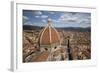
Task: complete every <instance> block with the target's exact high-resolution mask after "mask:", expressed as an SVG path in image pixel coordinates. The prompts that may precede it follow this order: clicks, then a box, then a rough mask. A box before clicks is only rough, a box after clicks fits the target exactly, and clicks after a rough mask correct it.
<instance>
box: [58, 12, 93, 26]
mask: <svg viewBox="0 0 100 73" xmlns="http://www.w3.org/2000/svg"><path fill="white" fill-rule="evenodd" d="M56 21H59V22H61V23H63V24H73V25H76V24H77V25H82V26H87V25H88V26H89V25H90V24H91V16H90V14H88V13H71V12H68V13H63V14H62V15H61V16H60V17H59V19H58V20H56Z"/></svg>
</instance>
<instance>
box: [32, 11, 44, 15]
mask: <svg viewBox="0 0 100 73" xmlns="http://www.w3.org/2000/svg"><path fill="white" fill-rule="evenodd" d="M33 14H34V15H42V12H41V11H33Z"/></svg>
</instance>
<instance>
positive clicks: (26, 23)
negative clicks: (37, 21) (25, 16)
mask: <svg viewBox="0 0 100 73" xmlns="http://www.w3.org/2000/svg"><path fill="white" fill-rule="evenodd" d="M24 25H33V24H32V23H31V22H29V21H27V22H24Z"/></svg>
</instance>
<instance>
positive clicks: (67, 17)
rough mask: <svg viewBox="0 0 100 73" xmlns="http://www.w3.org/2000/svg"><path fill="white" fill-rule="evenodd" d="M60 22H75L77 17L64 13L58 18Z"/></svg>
mask: <svg viewBox="0 0 100 73" xmlns="http://www.w3.org/2000/svg"><path fill="white" fill-rule="evenodd" d="M58 20H59V21H60V22H62V23H69V22H75V23H76V22H77V20H78V17H75V16H73V15H72V14H71V13H64V14H62V15H61V16H60V18H59V19H58Z"/></svg>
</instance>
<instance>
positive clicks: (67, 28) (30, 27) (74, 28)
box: [23, 25, 91, 32]
mask: <svg viewBox="0 0 100 73" xmlns="http://www.w3.org/2000/svg"><path fill="white" fill-rule="evenodd" d="M43 28H44V27H40V26H32V25H23V30H41V29H43ZM55 28H56V27H55ZM56 29H58V30H65V31H82V32H85V31H88V32H90V31H91V27H86V28H82V27H61V28H58V27H57V28H56Z"/></svg>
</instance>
